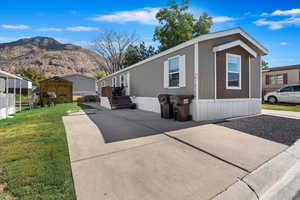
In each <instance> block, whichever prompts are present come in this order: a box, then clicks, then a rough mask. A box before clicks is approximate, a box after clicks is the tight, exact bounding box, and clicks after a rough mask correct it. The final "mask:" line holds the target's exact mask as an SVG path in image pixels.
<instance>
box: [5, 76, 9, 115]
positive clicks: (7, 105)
mask: <svg viewBox="0 0 300 200" xmlns="http://www.w3.org/2000/svg"><path fill="white" fill-rule="evenodd" d="M5 87H6V89H5V91H6V118H7V117H8V107H9V102H8V101H9V97H8V76H6V83H5Z"/></svg>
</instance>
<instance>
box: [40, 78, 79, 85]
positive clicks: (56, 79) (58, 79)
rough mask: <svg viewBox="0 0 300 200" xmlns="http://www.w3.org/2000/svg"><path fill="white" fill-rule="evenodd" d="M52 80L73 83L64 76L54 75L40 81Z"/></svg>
mask: <svg viewBox="0 0 300 200" xmlns="http://www.w3.org/2000/svg"><path fill="white" fill-rule="evenodd" d="M50 80H54V81H64V82H68V83H72V84H73V82H72V81H69V80H66V79H63V78H62V77H59V76H54V77H52V78H48V79H44V80H41V81H39V82H40V83H42V82H46V81H50Z"/></svg>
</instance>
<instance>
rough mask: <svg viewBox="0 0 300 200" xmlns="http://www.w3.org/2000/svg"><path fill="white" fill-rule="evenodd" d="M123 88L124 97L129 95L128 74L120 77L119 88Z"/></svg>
mask: <svg viewBox="0 0 300 200" xmlns="http://www.w3.org/2000/svg"><path fill="white" fill-rule="evenodd" d="M122 85H123V86H124V91H125V95H126V96H129V95H130V79H129V72H128V73H125V74H122V75H120V86H122Z"/></svg>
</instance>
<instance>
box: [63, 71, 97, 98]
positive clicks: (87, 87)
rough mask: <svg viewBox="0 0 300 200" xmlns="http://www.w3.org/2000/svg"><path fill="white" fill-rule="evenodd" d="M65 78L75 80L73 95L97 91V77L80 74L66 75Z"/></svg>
mask: <svg viewBox="0 0 300 200" xmlns="http://www.w3.org/2000/svg"><path fill="white" fill-rule="evenodd" d="M63 79H65V80H68V81H71V82H73V95H74V94H85V93H96V79H93V78H88V77H85V76H80V75H73V76H66V77H63Z"/></svg>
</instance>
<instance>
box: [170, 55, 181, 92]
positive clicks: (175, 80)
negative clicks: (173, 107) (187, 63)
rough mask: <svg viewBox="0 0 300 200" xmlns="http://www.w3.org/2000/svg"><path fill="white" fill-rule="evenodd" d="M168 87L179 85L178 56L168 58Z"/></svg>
mask: <svg viewBox="0 0 300 200" xmlns="http://www.w3.org/2000/svg"><path fill="white" fill-rule="evenodd" d="M168 74H169V87H179V56H177V57H175V58H171V59H169V60H168Z"/></svg>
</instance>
